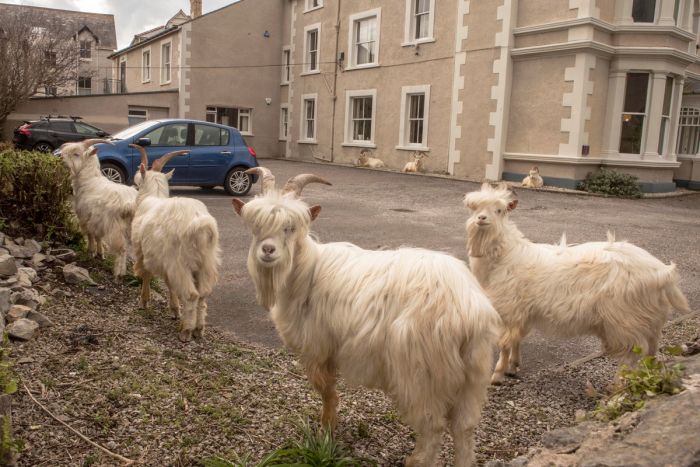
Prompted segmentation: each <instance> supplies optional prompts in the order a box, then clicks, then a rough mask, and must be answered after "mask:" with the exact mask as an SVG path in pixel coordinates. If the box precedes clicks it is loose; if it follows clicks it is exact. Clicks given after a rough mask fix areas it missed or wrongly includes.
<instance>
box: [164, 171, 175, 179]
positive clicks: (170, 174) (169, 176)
mask: <svg viewBox="0 0 700 467" xmlns="http://www.w3.org/2000/svg"><path fill="white" fill-rule="evenodd" d="M174 173H175V169H173V170H171V171H170V172H167V173H166V174H165V178H167V179H168V180H170V179H171V178H173V174H174Z"/></svg>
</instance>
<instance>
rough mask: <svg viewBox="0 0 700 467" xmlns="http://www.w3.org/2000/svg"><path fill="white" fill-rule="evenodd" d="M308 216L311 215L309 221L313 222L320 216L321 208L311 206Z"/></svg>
mask: <svg viewBox="0 0 700 467" xmlns="http://www.w3.org/2000/svg"><path fill="white" fill-rule="evenodd" d="M309 214H311V220H312V221H315V220H316V218H317V217H318V215H319V214H321V206H319V205H318V204H317V205H316V206H311V207H310V208H309Z"/></svg>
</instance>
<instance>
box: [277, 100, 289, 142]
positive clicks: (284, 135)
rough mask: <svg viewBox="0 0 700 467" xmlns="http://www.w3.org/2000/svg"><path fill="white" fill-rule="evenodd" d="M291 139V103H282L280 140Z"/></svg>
mask: <svg viewBox="0 0 700 467" xmlns="http://www.w3.org/2000/svg"><path fill="white" fill-rule="evenodd" d="M288 139H289V104H280V125H279V140H280V141H287V140H288Z"/></svg>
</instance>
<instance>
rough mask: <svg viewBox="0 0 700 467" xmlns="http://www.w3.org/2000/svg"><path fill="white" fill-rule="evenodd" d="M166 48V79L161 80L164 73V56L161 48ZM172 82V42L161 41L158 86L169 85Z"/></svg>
mask: <svg viewBox="0 0 700 467" xmlns="http://www.w3.org/2000/svg"><path fill="white" fill-rule="evenodd" d="M166 45H167V46H168V62H167V65H168V67H167V70H168V79H167V80H163V74H164V73H165V70H166V68H165V60H164V59H165V54H164V53H163V48H164V47H165V46H166ZM172 82H173V41H171V40H170V41H163V42H161V43H160V84H161V86H162V85H165V84H170V83H172Z"/></svg>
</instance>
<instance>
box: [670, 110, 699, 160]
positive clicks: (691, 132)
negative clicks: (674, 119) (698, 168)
mask: <svg viewBox="0 0 700 467" xmlns="http://www.w3.org/2000/svg"><path fill="white" fill-rule="evenodd" d="M688 146H690V147H692V148H693V149H695V150H694V151H693V152H688V151H683V150H681V149H685V147H688ZM676 152H677V153H678V155H684V156H697V155H698V153H700V108H698V107H693V106H692V105H688V106H686V107H681V109H680V115H679V118H678V141H677V142H676Z"/></svg>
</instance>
